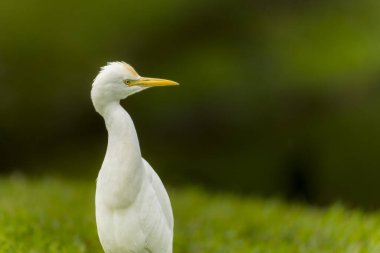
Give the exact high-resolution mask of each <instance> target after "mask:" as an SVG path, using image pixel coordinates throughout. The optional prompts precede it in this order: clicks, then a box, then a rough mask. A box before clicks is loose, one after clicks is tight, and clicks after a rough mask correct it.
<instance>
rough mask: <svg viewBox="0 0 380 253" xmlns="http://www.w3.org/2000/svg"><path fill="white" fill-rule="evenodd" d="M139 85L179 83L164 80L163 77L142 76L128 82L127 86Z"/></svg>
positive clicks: (172, 84) (151, 85)
mask: <svg viewBox="0 0 380 253" xmlns="http://www.w3.org/2000/svg"><path fill="white" fill-rule="evenodd" d="M136 85H138V86H141V87H154V86H175V85H179V83H177V82H174V81H170V80H165V79H159V78H150V77H142V78H140V79H139V80H133V81H131V83H130V84H129V86H136Z"/></svg>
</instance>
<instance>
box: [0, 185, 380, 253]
mask: <svg viewBox="0 0 380 253" xmlns="http://www.w3.org/2000/svg"><path fill="white" fill-rule="evenodd" d="M94 190H95V182H82V181H72V180H63V179H54V178H45V179H39V180H35V179H32V180H28V179H23V178H16V179H15V178H3V179H0V252H1V253H3V252H7V253H8V252H9V253H13V252H15V253H39V252H40V253H49V252H52V253H55V252H64V253H76V252H91V253H97V252H103V251H102V249H101V246H100V244H99V242H98V238H97V234H96V226H95V218H94ZM170 196H171V199H172V204H173V208H174V215H175V239H174V252H175V253H202V252H208V253H211V252H213V253H217V252H220V253H229V252H231V253H246V252H247V253H248V252H249V253H253V252H268V253H277V252H291V253H293V252H318V253H320V252H380V214H378V213H371V214H367V213H364V212H362V211H358V210H356V211H354V210H346V209H345V208H343V207H342V206H340V205H335V206H332V207H330V208H327V209H320V208H314V207H308V206H305V205H299V204H286V203H284V202H283V201H280V200H274V199H270V200H263V199H256V198H252V199H250V198H242V197H238V196H234V195H224V194H211V193H207V192H205V191H204V190H200V189H195V188H190V189H189V188H188V189H171V190H170Z"/></svg>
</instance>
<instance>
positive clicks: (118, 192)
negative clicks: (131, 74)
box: [98, 101, 144, 205]
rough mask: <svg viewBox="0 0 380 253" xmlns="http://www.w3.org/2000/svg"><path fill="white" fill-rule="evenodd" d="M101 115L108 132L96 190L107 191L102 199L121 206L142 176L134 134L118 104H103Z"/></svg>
mask: <svg viewBox="0 0 380 253" xmlns="http://www.w3.org/2000/svg"><path fill="white" fill-rule="evenodd" d="M102 116H103V118H104V120H105V123H106V127H107V131H108V145H107V152H106V156H105V158H104V161H103V165H102V168H101V170H100V172H99V177H98V187H103V188H104V189H105V190H106V191H108V193H107V195H108V196H106V197H107V198H110V199H109V201H110V205H118V204H121V203H122V204H124V205H125V204H128V203H130V202H132V201H133V200H134V198H135V196H136V195H137V193H138V191H139V190H140V187H139V186H140V185H141V180H142V178H143V173H144V171H143V169H142V168H143V166H142V157H141V152H140V146H139V141H138V138H137V133H136V130H135V127H134V125H133V121H132V119H131V117H130V116H129V114H128V113H127V112H126V111H125V110H124V108H123V107H122V106H121V105H120V103H119V102H118V101H117V102H112V103H109V104H107V105H106V106H105V107H104V110H102ZM100 179H101V180H102V182H99V180H100ZM126 189H127V191H126Z"/></svg>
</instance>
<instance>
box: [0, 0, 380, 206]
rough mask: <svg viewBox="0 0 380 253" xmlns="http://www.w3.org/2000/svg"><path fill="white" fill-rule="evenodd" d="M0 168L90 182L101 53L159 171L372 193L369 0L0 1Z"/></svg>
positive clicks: (377, 83) (173, 179)
mask: <svg viewBox="0 0 380 253" xmlns="http://www.w3.org/2000/svg"><path fill="white" fill-rule="evenodd" d="M0 31H1V36H0V171H1V173H2V174H10V173H22V174H26V175H31V176H36V177H39V176H41V175H46V174H48V175H57V176H63V177H70V178H80V179H85V180H95V178H96V175H97V172H98V170H99V168H100V165H101V162H102V159H103V155H104V152H105V149H106V130H105V127H104V123H103V120H102V118H101V117H100V116H99V115H97V114H96V113H95V112H94V109H93V107H92V103H91V100H90V89H91V83H92V80H93V79H94V77H95V76H96V74H97V72H98V71H99V68H100V67H101V66H103V65H105V64H106V62H108V61H115V60H123V61H126V62H128V63H130V64H131V65H132V66H134V67H135V69H136V70H137V71H138V72H139V73H140V74H141V75H146V76H152V77H161V78H168V79H172V80H175V81H178V82H179V83H181V86H180V87H178V88H160V89H159V88H155V89H150V90H148V91H145V92H143V93H140V94H137V95H135V96H132V97H130V98H128V99H127V100H126V101H124V102H123V105H124V106H125V108H126V109H127V110H128V112H129V113H130V114H131V116H132V118H133V119H134V121H135V125H136V128H137V131H138V134H139V138H140V144H141V148H142V153H143V156H144V157H145V158H146V159H147V160H148V161H149V162H150V163H151V165H152V166H153V168H155V169H156V170H157V172H158V173H159V175H160V176H161V178H163V180H164V182H165V183H166V184H169V185H173V186H182V185H188V184H196V185H202V186H204V187H207V188H208V189H213V190H217V191H233V192H239V193H242V194H255V195H261V196H282V197H284V198H289V199H297V200H301V201H302V200H305V201H308V202H309V203H313V204H328V203H332V202H335V201H343V202H345V203H347V204H349V205H355V206H361V207H367V208H375V207H379V206H380V197H379V196H380V1H378V0H363V1H350V0H344V1H343V0H329V1H305V0H303V1H301V0H279V1H267V0H266V1H264V0H261V1H249V0H223V1H221V0H218V1H216V0H208V1H204V0H194V1H172V0H161V1H157V0H146V1H140V2H136V1H120V0H110V1H89V0H86V1H74V0H66V1H58V2H57V1H45V0H33V1H29V0H28V1H26V0H21V1H17V2H15V1H11V0H2V1H0Z"/></svg>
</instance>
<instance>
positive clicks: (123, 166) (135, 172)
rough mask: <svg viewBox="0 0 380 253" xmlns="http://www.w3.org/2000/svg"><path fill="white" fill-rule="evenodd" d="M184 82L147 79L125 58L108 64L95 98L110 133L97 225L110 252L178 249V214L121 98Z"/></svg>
mask: <svg viewBox="0 0 380 253" xmlns="http://www.w3.org/2000/svg"><path fill="white" fill-rule="evenodd" d="M171 85H178V83H176V82H173V81H169V80H164V79H157V78H147V77H141V76H139V74H137V72H136V71H135V70H134V69H133V68H132V67H131V66H130V65H128V64H127V63H125V62H112V63H109V64H108V65H107V66H105V67H102V68H101V71H100V72H99V74H98V75H97V77H96V78H95V80H94V83H93V84H92V90H91V99H92V102H93V104H94V107H95V110H96V111H97V112H98V113H99V114H100V115H101V116H102V117H103V118H104V121H105V125H106V128H107V131H108V145H107V151H106V155H105V158H104V161H103V164H102V167H101V169H100V171H99V175H98V179H97V183H96V197H95V206H96V224H97V229H98V235H99V239H100V242H101V244H102V247H103V249H104V251H105V252H106V253H172V242H173V224H174V220H173V212H172V208H171V204H170V200H169V196H168V194H167V192H166V190H165V188H164V186H163V184H162V182H161V179H160V178H159V177H158V175H157V174H156V172H155V171H154V170H153V168H152V167H151V166H150V165H149V164H148V162H147V161H145V160H144V159H143V158H142V157H141V152H140V146H139V141H138V138H137V134H136V129H135V127H134V125H133V121H132V119H131V117H130V116H129V114H128V113H127V112H126V111H125V110H124V108H123V107H122V106H121V105H120V100H121V99H124V98H126V97H128V96H130V95H132V94H134V93H137V92H140V91H142V90H145V89H147V88H149V87H154V86H171Z"/></svg>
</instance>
